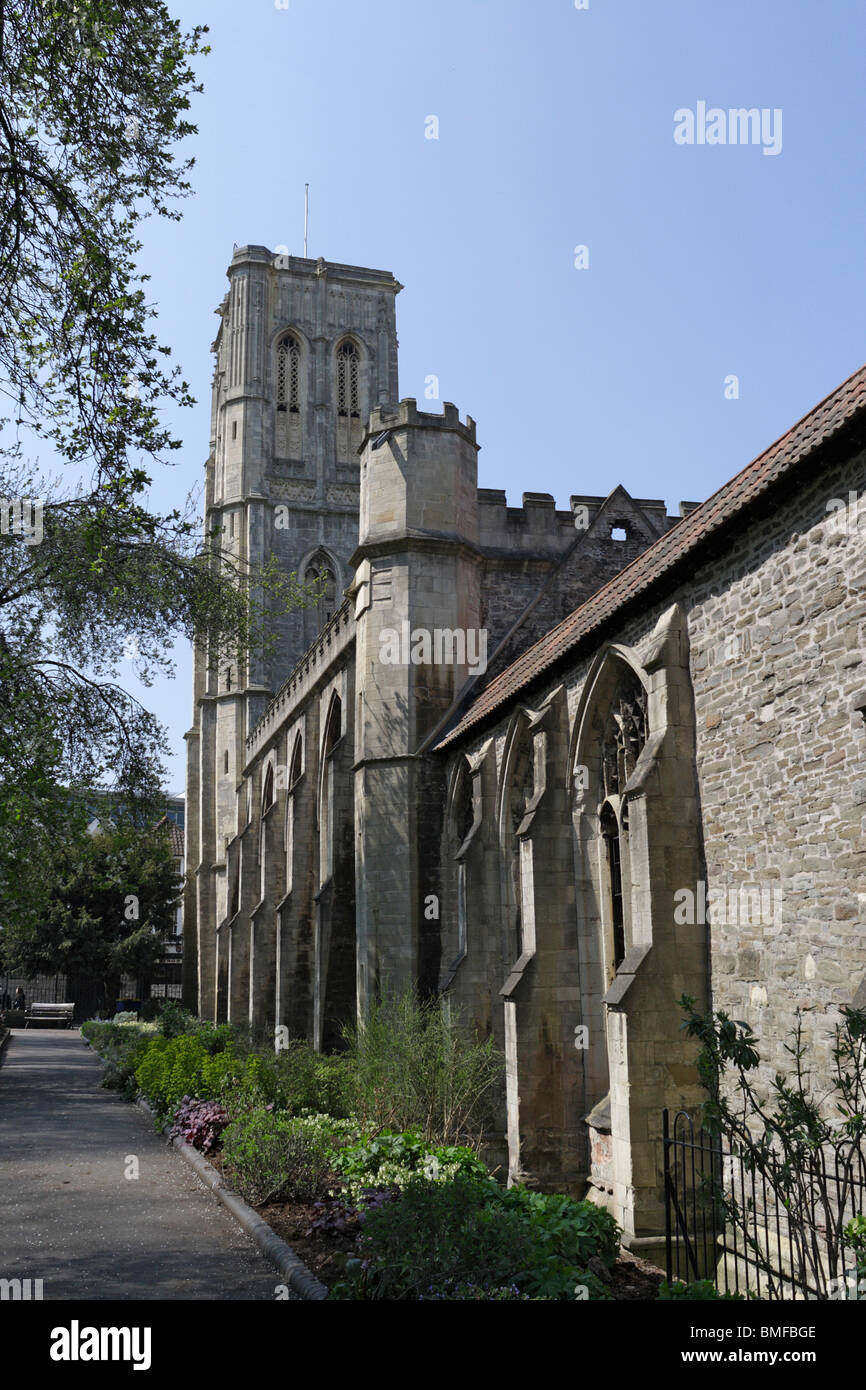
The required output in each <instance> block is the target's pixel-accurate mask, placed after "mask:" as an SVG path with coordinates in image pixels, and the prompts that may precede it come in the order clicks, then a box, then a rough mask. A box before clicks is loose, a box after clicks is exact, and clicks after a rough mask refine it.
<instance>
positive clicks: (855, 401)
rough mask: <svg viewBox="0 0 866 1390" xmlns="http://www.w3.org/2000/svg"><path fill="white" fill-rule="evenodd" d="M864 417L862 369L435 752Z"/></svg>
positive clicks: (552, 636)
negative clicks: (847, 426) (837, 435)
mask: <svg viewBox="0 0 866 1390" xmlns="http://www.w3.org/2000/svg"><path fill="white" fill-rule="evenodd" d="M864 411H866V365H864V366H862V367H860V368H859V370H858V371H856V372H854V374H853V376H850V377H849V378H848V380H847V381H844V382H843V383H842V385H841V386H839V387H837V389H836V390H835V391H833V392H832V393H831V395H829V396H827V397H825V399H824V400H823V401H821V402H820V404H819V405H816V406H815V408H814V410H811V411H810V412H809V414H808V415H804V416H803V418H802V420H798V422H797V423H796V425H794V426H793V427H792V428H791V429H790V430H788V432H787V434H783V435H782V437H781V439H778V440H777V441H776V443H775V444H771V445H770V447H769V449H766V450H765V451H764V453H763V454H761V455H759V457H758V458H756V459H755V460H754V461H753V462H752V463H750V464H748V465H747V466H746V467H745V468H744V469H742V470H741V472H739V473H737V475H736V476H735V477H734V478H732V479H731V480H730V482H727V483H725V484H724V486H723V487H720V488H719V490H718V492H714V493H713V495H712V497H709V498H708V499H707V501H706V502H702V503H701V505H700V506H699V507H696V508H695V509H694V511H692V512H690V513H689V515H688V516H686V517H684V518H683V519H682V520H681V521H679V522H678V523H677V525H676V526H674V527H673V528H672V529H671V530H670V531H668V532H666V533H665V535H663V536H661V537H660V538H659V540H657V541H655V542H654V544H653V545H651V546H649V547H648V549H647V550H645V551H644V552H643V553H642V554H641V555H639V556H638V558H637V559H636V560H633V561H632V563H631V564H630V565H627V566H626V568H625V569H624V570H621V571H620V573H619V574H618V575H616V576H615V577H614V578H613V579H612V580H610V582H609V583H608V584H605V586H604V588H602V589H599V590H598V592H597V593H595V594H593V596H592V598H590V599H588V600H587V601H586V603H584V604H582V605H581V607H580V608H577V609H575V611H574V612H573V613H570V614H569V615H568V617H567V618H564V619H563V620H562V622H561V623H559V624H558V625H557V626H556V627H554V628H551V630H550V632H548V633H546V634H545V635H544V637H542V638H541V639H540V641H538V642H536V643H535V645H534V646H532V647H529V648H528V649H527V650H526V651H525V652H523V653H522V654H521V655H520V656H519V657H518V658H517V660H516V661H514V662H512V664H511V665H510V666H508V667H507V668H506V669H505V670H504V671H502V672H501V673H500V674H499V675H498V676H496V677H495V679H494V680H492V681H491V682H490V685H488V686H487V687H486V688H485V689H484V690H482V691H481V693H480V694H479V695H478V696H477V697H476V699H475V700H473V701H472V703H471V704H470V705H469V706H468V707H467V708H466V709H465V710H464V712H463V714H462V715H461V716H460V717H459V718H458V721H457V723H456V724H455V725H454V726H453V727H452V728H451V729H450V730H449V731H448V732H447V733H446V734H445V735H444V737H442V738H440V739H439V740H438V742H437V743H436V744H435V745H434V746H435V747H436V748H444V747H445V746H446V745H448V744H450V743H453V742H454V741H455V740H456V739H459V738H461V737H462V736H463V735H464V734H465V733H467V731H468V730H469V729H472V728H474V727H475V726H476V725H478V724H481V723H482V722H483V721H484V720H486V719H487V718H488V717H489V716H490V715H491V714H493V712H494V711H495V710H498V709H500V708H501V706H502V705H504V704H506V703H507V702H508V701H509V700H511V699H512V698H513V697H514V696H515V695H517V693H518V692H519V691H520V690H522V689H523V688H524V687H525V686H527V685H530V684H531V683H532V682H533V681H535V680H536V679H538V678H539V677H540V676H542V675H543V674H544V673H545V672H546V671H548V670H549V668H550V667H552V666H554V665H555V664H556V662H558V661H559V660H560V659H561V658H562V657H564V656H565V655H566V654H567V653H568V652H569V651H571V649H572V648H573V647H575V646H576V645H577V644H578V643H579V642H580V641H581V640H582V639H584V638H586V637H588V636H589V635H590V634H591V633H593V632H595V631H596V630H597V629H598V628H600V627H602V625H603V624H605V623H606V622H607V621H608V620H609V619H610V618H611V617H613V616H614V615H615V614H616V613H617V612H618V610H619V609H621V608H624V607H625V606H626V605H627V604H629V603H631V602H632V601H633V600H634V599H636V598H637V597H639V596H640V595H641V594H643V593H645V592H646V591H647V590H649V589H650V588H651V587H653V586H655V585H656V584H657V583H658V582H659V581H660V580H662V579H663V578H664V577H665V576H667V575H669V576H671V578H672V577H673V573H672V572H673V571H675V570H677V569H679V568H680V567H681V566H682V564H683V562H684V560H685V559H686V558H687V557H688V558H695V559H696V558H697V552H698V551H699V550H700V549H702V548H703V546H704V545H705V544H706V543H707V542H708V541H710V540H711V538H713V537H714V536H717V535H718V534H719V533H720V532H722V531H723V530H724V529H725V527H727V526H728V525H729V524H730V522H731V521H732V520H733V519H734V518H735V517H736V516H737V514H738V513H741V512H743V511H744V510H745V509H747V508H749V507H751V506H752V505H754V504H755V503H756V502H757V501H758V500H759V499H760V498H761V497H763V496H764V494H765V493H767V492H768V491H769V490H770V488H771V487H772V486H773V485H774V484H776V483H777V482H779V480H780V479H781V478H783V477H784V476H785V475H786V474H787V473H789V472H791V471H792V470H793V469H794V468H795V466H796V465H797V464H799V463H801V462H802V461H803V460H804V459H805V458H807V457H808V456H809V455H810V454H811V453H813V452H814V450H815V449H817V448H818V447H819V446H820V445H822V444H825V443H827V442H828V441H829V440H830V439H831V438H832V436H833V435H835V434H837V433H838V432H839V431H840V430H841V429H842V428H843V427H844V426H846V425H849V424H850V422H851V421H852V420H853V418H854V417H855V416H857V415H859V414H860V413H861V412H864Z"/></svg>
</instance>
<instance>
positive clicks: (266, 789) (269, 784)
mask: <svg viewBox="0 0 866 1390" xmlns="http://www.w3.org/2000/svg"><path fill="white" fill-rule="evenodd" d="M273 804H274V765H273V763H268V767H267V770H266V772H265V781H264V786H263V787H262V816H261V821H260V823H259V864H260V865H261V895H260V901H261V902H264V900H265V898H266V896H267V891H268V879H267V871H268V825H267V821H266V819H265V815H266V812H267V811H268V810H269V809H270V807H271V806H273Z"/></svg>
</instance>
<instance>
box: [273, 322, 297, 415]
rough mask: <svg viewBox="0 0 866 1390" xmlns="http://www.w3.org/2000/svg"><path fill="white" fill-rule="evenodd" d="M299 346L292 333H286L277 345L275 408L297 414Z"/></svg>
mask: <svg viewBox="0 0 866 1390" xmlns="http://www.w3.org/2000/svg"><path fill="white" fill-rule="evenodd" d="M300 366H301V346H300V343H299V342H298V340H297V338H296V337H295V336H294V335H293V334H292V333H286V334H284V335H283V337H282V338H281V339H280V341H279V344H278V345H277V410H287V411H289V412H290V414H292V415H297V413H298V411H299V409H300V386H299V377H300Z"/></svg>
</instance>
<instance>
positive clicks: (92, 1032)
mask: <svg viewBox="0 0 866 1390" xmlns="http://www.w3.org/2000/svg"><path fill="white" fill-rule="evenodd" d="M82 1032H83V1033H84V1035H85V1036H86V1037H87V1038H88V1039H89V1040H90V1041H91V1042H92V1043H93V1046H94V1047H96V1048H97V1050H99V1051H100V1052H101V1053H102V1055H103V1057H104V1059H105V1061H106V1077H105V1079H104V1084H106V1085H109V1086H112V1087H114V1088H115V1089H119V1090H121V1091H122V1093H123V1094H124V1095H126V1096H127V1097H128V1098H130V1099H132V1098H134V1097H135V1096H136V1095H137V1094H140V1095H143V1096H144V1097H145V1098H146V1099H147V1101H148V1103H149V1104H150V1106H151V1108H152V1109H153V1110H154V1111H155V1113H156V1117H157V1118H156V1123H157V1125H158V1126H159V1127H160V1128H162V1127H163V1126H164V1125H165V1124H166V1123H167V1122H171V1123H172V1125H173V1130H172V1132H173V1134H175V1135H180V1136H182V1137H183V1138H184V1139H185V1140H186V1141H187V1142H188V1143H191V1144H192V1145H193V1146H194V1147H195V1148H197V1149H198V1150H199V1151H200V1152H201V1153H203V1154H206V1155H207V1157H208V1159H209V1161H210V1162H212V1163H214V1164H215V1165H216V1166H217V1167H218V1168H219V1170H220V1171H221V1173H222V1175H223V1176H224V1178H225V1180H226V1182H227V1183H229V1184H230V1185H231V1186H232V1187H233V1188H234V1189H235V1190H236V1191H237V1192H238V1193H239V1194H240V1195H241V1196H242V1197H243V1198H244V1199H245V1200H246V1201H247V1202H249V1203H250V1204H251V1205H253V1206H255V1207H257V1209H258V1210H259V1212H260V1213H261V1215H262V1216H263V1217H264V1219H265V1220H266V1221H268V1223H269V1224H270V1225H271V1226H272V1227H273V1229H274V1230H275V1231H277V1233H278V1234H280V1235H282V1236H283V1237H284V1238H285V1239H286V1240H288V1241H289V1243H290V1244H291V1245H292V1247H293V1249H295V1250H296V1252H297V1253H298V1254H299V1256H300V1257H301V1258H302V1259H303V1260H304V1261H305V1263H307V1265H308V1267H309V1268H310V1269H311V1270H313V1271H314V1272H315V1273H316V1275H317V1276H318V1277H319V1278H320V1279H321V1280H322V1281H323V1282H324V1283H326V1284H327V1285H328V1287H329V1288H330V1290H331V1298H333V1299H340V1300H366V1301H375V1300H383V1299H384V1300H416V1301H431V1300H439V1301H463V1300H490V1301H505V1300H508V1301H520V1302H527V1301H530V1300H537V1299H545V1300H547V1299H551V1300H554V1299H555V1300H571V1301H584V1300H589V1301H594V1300H601V1299H609V1298H611V1297H625V1298H638V1297H653V1296H655V1290H656V1287H657V1284H658V1283H659V1282H660V1280H661V1278H662V1276H661V1273H660V1271H652V1269H651V1267H650V1266H642V1262H638V1261H635V1260H633V1259H631V1260H623V1259H622V1257H620V1254H619V1235H620V1232H619V1229H618V1227H617V1226H616V1224H615V1222H614V1221H613V1218H612V1217H611V1216H610V1214H609V1213H608V1212H607V1211H605V1210H604V1209H602V1208H600V1207H598V1206H595V1205H594V1204H593V1203H591V1202H587V1201H576V1200H574V1199H572V1198H569V1197H566V1196H563V1195H557V1194H542V1193H539V1192H531V1191H528V1190H527V1189H525V1188H522V1187H513V1188H510V1189H505V1188H504V1187H502V1186H501V1184H500V1183H499V1182H497V1181H496V1179H495V1178H494V1177H493V1176H492V1175H491V1174H490V1173H489V1172H488V1170H487V1168H486V1167H485V1165H484V1163H483V1162H482V1161H481V1159H480V1157H479V1154H478V1145H477V1143H475V1144H473V1143H454V1142H437V1138H439V1137H440V1136H436V1134H435V1133H433V1132H430V1129H429V1127H428V1133H427V1134H426V1135H425V1134H424V1133H422V1131H421V1129H420V1128H416V1127H406V1128H403V1129H396V1128H389V1127H386V1126H382V1125H381V1124H379V1125H376V1124H373V1125H372V1126H371V1123H370V1119H369V1115H367V1116H366V1117H365V1116H364V1115H363V1114H361V1113H358V1112H357V1111H356V1110H355V1109H354V1108H353V1106H352V1096H353V1094H355V1095H357V1091H355V1092H354V1093H353V1082H354V1078H353V1075H352V1070H351V1062H350V1061H349V1060H347V1059H346V1058H345V1057H342V1056H341V1057H330V1058H323V1057H320V1056H319V1055H318V1054H315V1053H313V1052H312V1050H311V1049H309V1048H307V1047H306V1046H305V1045H303V1044H299V1043H295V1044H293V1045H292V1046H291V1047H290V1048H288V1049H286V1050H285V1051H284V1052H283V1053H282V1054H277V1055H276V1056H275V1055H273V1054H271V1053H269V1052H264V1051H258V1050H256V1049H255V1048H252V1047H250V1045H249V1042H248V1041H247V1040H246V1039H244V1038H243V1036H242V1035H241V1033H240V1032H239V1031H238V1030H235V1029H232V1028H231V1027H228V1026H227V1025H222V1026H221V1027H218V1028H215V1027H213V1026H212V1025H209V1024H200V1023H197V1022H196V1021H195V1020H193V1019H191V1018H190V1017H189V1016H184V1015H183V1013H182V1011H181V1010H179V1009H178V1008H177V1007H175V1006H173V1007H172V1008H170V1009H167V1010H165V1011H164V1015H163V1017H162V1018H161V1019H160V1020H159V1021H158V1022H157V1023H156V1024H140V1023H136V1022H132V1021H123V1022H112V1023H104V1022H96V1021H92V1022H90V1023H88V1024H85V1025H84V1026H83V1027H82ZM381 1094H382V1091H381V1087H378V1088H377V1092H376V1105H377V1106H378V1105H380V1104H381ZM359 1109H363V1106H359ZM446 1129H447V1132H446V1134H445V1135H444V1136H441V1137H444V1138H446V1139H453V1138H454V1137H455V1131H456V1132H457V1134H458V1135H459V1126H458V1125H457V1124H453V1123H449V1125H448V1126H447V1127H446Z"/></svg>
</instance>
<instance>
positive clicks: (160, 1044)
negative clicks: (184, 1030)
mask: <svg viewBox="0 0 866 1390" xmlns="http://www.w3.org/2000/svg"><path fill="white" fill-rule="evenodd" d="M240 1069H241V1064H240V1062H239V1061H238V1059H237V1058H236V1057H235V1055H234V1053H233V1051H232V1049H231V1047H230V1046H229V1047H225V1048H223V1050H222V1051H219V1052H216V1053H210V1052H208V1050H207V1048H206V1047H205V1046H204V1044H203V1042H202V1040H201V1038H200V1037H199V1036H197V1035H196V1034H194V1033H189V1034H181V1035H180V1036H179V1037H175V1038H165V1037H155V1038H152V1039H151V1042H150V1046H149V1047H148V1049H147V1051H146V1053H145V1054H144V1057H143V1058H142V1060H141V1062H140V1063H139V1065H138V1066H137V1068H136V1072H135V1079H136V1082H137V1083H138V1086H139V1089H140V1090H141V1091H142V1093H143V1094H144V1096H145V1097H146V1098H147V1100H148V1102H149V1104H150V1105H151V1106H152V1107H153V1109H154V1110H155V1111H156V1112H157V1117H158V1118H159V1119H163V1118H167V1117H168V1116H169V1115H171V1114H172V1113H173V1112H174V1111H175V1110H176V1109H177V1107H178V1106H179V1105H180V1103H181V1100H182V1099H183V1097H184V1096H191V1097H193V1098H195V1099H197V1100H218V1099H219V1098H220V1097H221V1096H222V1095H223V1094H224V1093H225V1092H226V1091H227V1090H228V1088H229V1087H230V1086H231V1084H232V1082H233V1081H234V1080H235V1079H237V1077H238V1076H239V1075H240Z"/></svg>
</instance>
